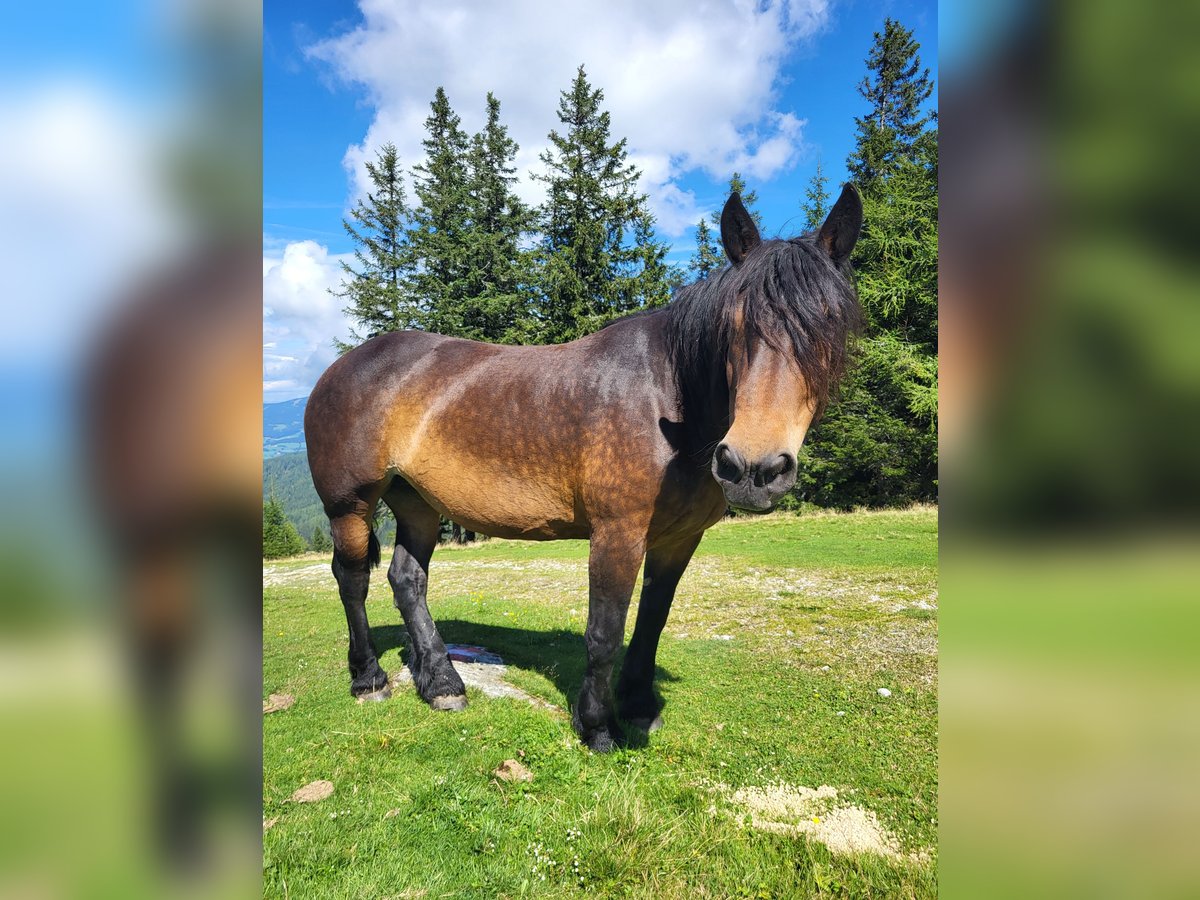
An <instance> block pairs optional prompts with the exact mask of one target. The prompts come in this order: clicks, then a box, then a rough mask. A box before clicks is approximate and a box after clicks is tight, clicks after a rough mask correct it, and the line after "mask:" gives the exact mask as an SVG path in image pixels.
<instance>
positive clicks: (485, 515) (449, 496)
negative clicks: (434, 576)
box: [402, 467, 589, 541]
mask: <svg viewBox="0 0 1200 900" xmlns="http://www.w3.org/2000/svg"><path fill="white" fill-rule="evenodd" d="M402 474H403V475H404V477H405V479H406V480H407V481H408V482H409V483H410V484H412V485H413V487H415V488H416V489H417V491H418V492H419V493H420V494H421V496H422V497H424V498H425V500H426V501H427V502H428V503H429V504H430V506H432V507H433V508H434V509H436V510H437V511H438V512H439V513H441V514H442V515H443V516H445V517H446V518H447V519H450V520H451V521H452V522H456V523H458V524H459V525H461V526H462V527H464V528H466V529H469V530H470V531H478V532H480V533H481V534H486V535H490V536H492V537H499V538H510V539H514V540H531V541H552V540H558V539H562V538H584V537H587V536H588V531H589V528H588V524H587V522H586V520H585V519H584V517H583V516H582V515H580V514H579V513H578V511H577V510H576V509H575V503H574V499H573V492H572V491H571V490H570V489H569V488H567V487H566V486H564V485H553V484H546V483H538V482H535V481H530V480H527V479H519V478H513V477H510V476H506V475H504V474H502V473H498V472H487V471H480V470H479V469H474V470H472V469H470V468H467V467H464V468H460V469H457V470H455V471H449V470H446V471H439V470H434V469H429V470H425V471H423V472H413V473H402Z"/></svg>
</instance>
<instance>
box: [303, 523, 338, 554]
mask: <svg viewBox="0 0 1200 900" xmlns="http://www.w3.org/2000/svg"><path fill="white" fill-rule="evenodd" d="M308 546H309V549H311V550H313V551H315V552H317V553H328V552H329V551H330V550H332V549H333V541H332V540H330V538H329V535H328V534H326V533H325V529H324V528H322V527H321V526H320V525H317V526H314V528H313V530H312V537H311V538H310V539H309V541H308Z"/></svg>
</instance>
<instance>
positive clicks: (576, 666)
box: [371, 619, 679, 747]
mask: <svg viewBox="0 0 1200 900" xmlns="http://www.w3.org/2000/svg"><path fill="white" fill-rule="evenodd" d="M438 631H440V632H441V635H442V639H443V640H444V641H445V642H446V643H447V644H467V645H475V646H480V647H486V648H487V649H488V650H490V651H491V652H493V653H496V654H499V655H500V657H501V658H502V659H503V660H504V663H505V665H507V666H512V667H514V668H517V669H525V670H527V671H530V672H537V673H538V674H540V675H542V676H543V677H545V678H546V680H548V681H549V682H550V683H551V684H553V685H554V687H555V689H556V690H557V691H558V692H559V694H561V697H559V698H558V700H557V705H559V706H561V707H562V708H563V709H566V710H570V709H572V708H573V707H574V705H575V702H576V699H577V698H578V696H579V689H580V688H581V687H582V685H583V674H584V670H585V668H586V667H587V649H586V645H585V644H584V641H583V635H582V634H580V633H579V632H577V631H568V630H567V629H564V628H553V629H546V630H537V629H532V628H513V627H510V626H506V625H484V624H480V623H477V622H467V621H464V620H462V619H442V620H439V621H438ZM371 640H372V641H373V642H374V644H375V649H376V651H377V652H378V654H379V655H380V656H382V655H383V654H385V653H387V652H388V651H389V650H394V649H397V648H399V650H400V655H401V659H402V660H403V662H404V665H406V666H407V665H408V664H409V658H410V654H411V652H412V651H411V648H410V647H409V644H408V631H407V629H405V628H404V626H403V625H374V626H372V627H371ZM624 658H625V654H624V651H622V653H621V658H620V659H619V660H618V662H617V665H616V666H614V671H615V672H618V673H619V672H620V666H621V664H622V663H623V662H624ZM678 680H679V678H678V676H676V675H673V674H672V673H671V672H670V671H668V670H667V669H664V668H663V667H662V666H655V670H654V681H655V685H656V686H657V685H659V684H661V683H663V682H667V681H678ZM655 697H656V699H657V700H658V705H659V708H660V710H661V709H662V708H663V707H665V706H666V701H665V700H664V699H663V697H662V695H661V693H659V691H658V690H657V689H656V690H655ZM626 739H627V742H628V746H630V747H641V746H645V744H646V738H645V734H644V733H642V732H640V731H639V730H637V729H634V728H631V729H628V731H627V733H626Z"/></svg>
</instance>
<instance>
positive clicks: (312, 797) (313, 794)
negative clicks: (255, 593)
mask: <svg viewBox="0 0 1200 900" xmlns="http://www.w3.org/2000/svg"><path fill="white" fill-rule="evenodd" d="M332 795H333V782H332V781H325V780H324V779H323V778H318V779H317V780H316V781H312V782H309V783H308V784H306V785H305V786H304V787H302V788H297V789H296V792H295V793H294V794H292V802H293V803H318V802H320V801H321V800H324V799H325V798H326V797H330V796H332Z"/></svg>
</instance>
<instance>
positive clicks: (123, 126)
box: [0, 0, 261, 897]
mask: <svg viewBox="0 0 1200 900" xmlns="http://www.w3.org/2000/svg"><path fill="white" fill-rule="evenodd" d="M260 72H261V7H260V5H259V4H257V3H247V2H240V0H171V2H148V0H147V2H125V0H123V2H116V3H105V4H84V3H59V4H52V6H51V7H49V8H47V7H45V6H37V5H30V4H24V5H18V6H16V7H13V8H11V9H6V11H5V25H4V28H3V29H0V132H2V133H3V134H4V136H5V139H4V141H3V142H0V248H2V249H0V255H2V257H3V259H4V260H5V266H4V271H5V281H6V283H5V287H4V290H3V292H2V293H0V297H2V299H0V304H2V305H0V317H2V318H0V343H2V346H3V350H2V352H0V415H2V416H3V422H4V428H3V432H2V433H3V438H2V439H0V496H3V498H4V500H3V504H2V508H3V515H0V598H2V599H0V733H2V734H4V736H5V740H4V741H3V742H2V743H0V760H2V761H3V763H4V765H3V769H4V771H5V773H6V777H5V779H4V784H5V787H4V788H3V795H4V796H3V798H2V799H0V811H2V812H0V896H6V897H7V896H19V897H73V896H119V897H130V896H153V897H160V896H171V895H173V894H175V893H179V892H186V893H188V894H190V895H196V894H200V895H206V894H213V895H220V896H227V895H229V894H231V893H233V894H245V895H255V894H257V893H259V878H258V873H259V872H260V871H261V852H260V840H261V823H260V821H259V818H258V816H259V809H260V800H259V797H260V793H261V792H260V789H259V784H260V779H261V764H260V761H259V758H260V748H261V743H260V741H261V731H260V725H261V722H260V719H259V716H260V715H261V712H260V710H259V707H258V703H259V699H260V697H259V686H260V680H261V665H260V662H259V660H260V654H261V650H260V647H261V625H260V621H261V606H260V603H259V593H258V592H259V587H258V584H259V580H260V569H259V565H258V562H257V553H256V551H255V547H256V545H257V544H258V543H259V527H260V524H259V519H258V516H259V512H257V511H256V509H257V505H258V504H259V500H258V494H259V489H260V488H259V482H260V477H261V475H260V453H261V449H260V441H261V432H260V430H259V429H260V421H261V419H260V416H261V407H260V403H261V394H260V389H261V315H260V291H261V252H260V239H261V227H260V221H261V219H260V205H261V140H260V134H261V130H260V129H261V126H260V122H261V78H260Z"/></svg>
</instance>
